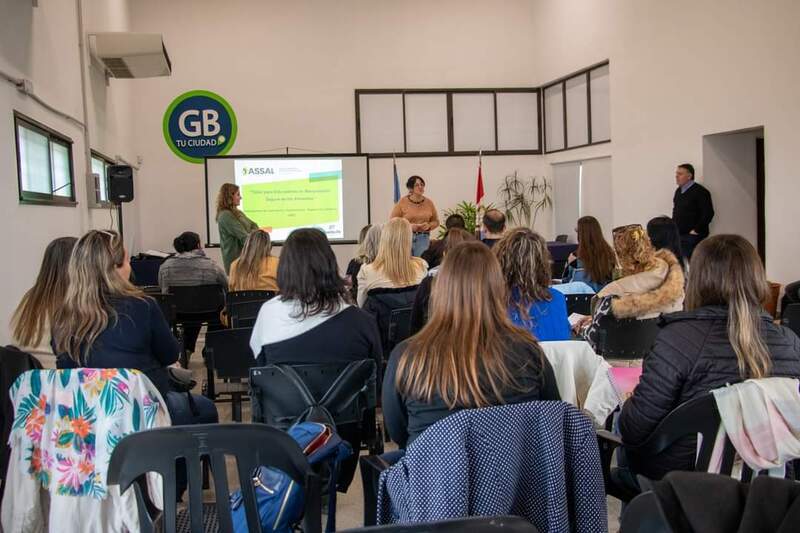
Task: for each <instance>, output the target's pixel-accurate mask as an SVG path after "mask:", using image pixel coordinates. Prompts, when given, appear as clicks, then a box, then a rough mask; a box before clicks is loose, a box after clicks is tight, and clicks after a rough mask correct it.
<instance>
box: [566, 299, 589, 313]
mask: <svg viewBox="0 0 800 533" xmlns="http://www.w3.org/2000/svg"><path fill="white" fill-rule="evenodd" d="M565 298H566V300H567V315H571V314H572V313H578V314H581V315H591V314H592V298H594V294H567V295H566V296H565Z"/></svg>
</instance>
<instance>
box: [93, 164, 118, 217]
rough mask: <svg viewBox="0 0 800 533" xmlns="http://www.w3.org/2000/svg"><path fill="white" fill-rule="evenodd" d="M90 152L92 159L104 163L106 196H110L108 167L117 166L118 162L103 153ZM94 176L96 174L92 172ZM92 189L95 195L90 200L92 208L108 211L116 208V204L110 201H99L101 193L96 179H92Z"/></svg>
mask: <svg viewBox="0 0 800 533" xmlns="http://www.w3.org/2000/svg"><path fill="white" fill-rule="evenodd" d="M89 152H90V154H91V159H98V160H100V161H102V162H103V164H104V167H103V171H104V173H105V176H103V178H104V179H105V180H106V195H108V193H109V183H108V167H109V166H111V165H115V164H116V162H115V161H114V160H113V159H111V158H110V157H108V156H107V155H104V154H103V153H102V152H98V151H97V150H90V151H89ZM90 163H91V160H90ZM92 176H94V172H92ZM90 189H91V190H92V192H93V193H94V194H92V197H91V198H90V200H91V207H96V208H102V209H108V208H109V207H112V206H114V203H113V202H112V201H111V200H108V199H106V200H101V199H99V198H98V197H97V195H98V193H99V191H98V190H97V188H95V184H94V177H93V178H92V183H91V187H90Z"/></svg>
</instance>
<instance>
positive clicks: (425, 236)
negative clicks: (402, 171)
mask: <svg viewBox="0 0 800 533" xmlns="http://www.w3.org/2000/svg"><path fill="white" fill-rule="evenodd" d="M406 188H407V189H408V195H407V196H404V197H402V198H400V201H399V202H397V203H396V204H395V206H394V209H392V214H391V215H389V218H395V217H399V218H404V219H406V220H408V221H409V222H410V223H411V231H412V232H413V238H412V241H411V255H413V256H414V257H419V256H421V255H422V252H424V251H425V250H427V249H428V244H430V240H431V231H433V230H435V229H436V228H437V227H439V215H438V214H437V213H436V206H435V205H433V202H432V201H431V199H430V198H426V197H425V180H424V179H422V178H421V177H419V176H411V177H410V178H408V181H406Z"/></svg>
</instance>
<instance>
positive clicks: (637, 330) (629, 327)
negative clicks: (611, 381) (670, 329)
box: [595, 315, 659, 359]
mask: <svg viewBox="0 0 800 533" xmlns="http://www.w3.org/2000/svg"><path fill="white" fill-rule="evenodd" d="M658 332H659V327H658V319H657V318H649V319H646V320H638V319H636V318H623V319H617V318H614V317H613V316H611V315H606V316H604V317H602V318H601V319H600V324H599V331H598V334H597V345H596V346H595V352H597V354H598V355H601V356H603V357H604V358H606V359H642V358H644V356H645V355H647V354H648V352H649V351H650V348H651V347H652V346H653V342H654V341H655V340H656V336H657V335H658Z"/></svg>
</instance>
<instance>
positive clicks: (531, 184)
mask: <svg viewBox="0 0 800 533" xmlns="http://www.w3.org/2000/svg"><path fill="white" fill-rule="evenodd" d="M552 192H553V185H552V183H550V181H548V180H547V178H537V177H532V178H527V179H526V178H520V177H519V175H518V173H517V171H516V170H515V171H514V173H513V174H510V175H508V176H506V177H505V179H504V180H503V183H502V185H500V188H499V189H498V190H497V196H498V198H499V199H500V202H501V203H502V205H503V208H502V210H503V212H504V213H505V215H506V220H507V223H508V226H509V227H512V226H526V227H529V228H530V227H533V226H535V225H536V217H537V216H538V215H539V212H541V211H542V210H543V209H546V208H549V207H553V198H552V196H551V195H552Z"/></svg>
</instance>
